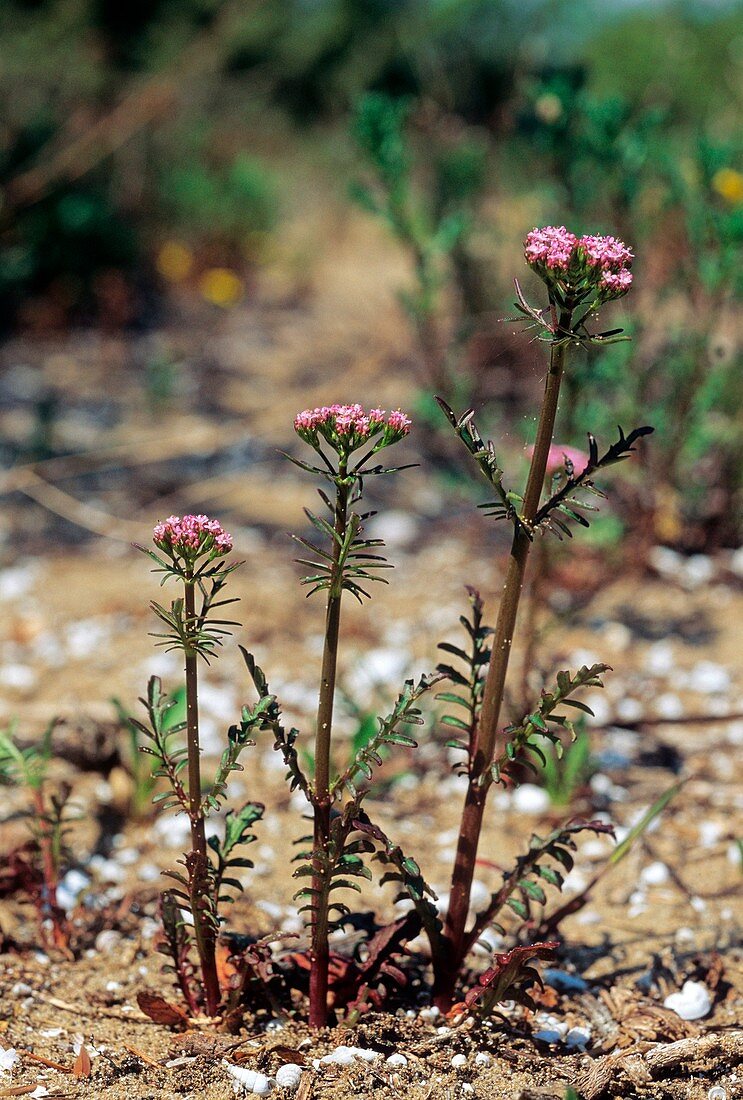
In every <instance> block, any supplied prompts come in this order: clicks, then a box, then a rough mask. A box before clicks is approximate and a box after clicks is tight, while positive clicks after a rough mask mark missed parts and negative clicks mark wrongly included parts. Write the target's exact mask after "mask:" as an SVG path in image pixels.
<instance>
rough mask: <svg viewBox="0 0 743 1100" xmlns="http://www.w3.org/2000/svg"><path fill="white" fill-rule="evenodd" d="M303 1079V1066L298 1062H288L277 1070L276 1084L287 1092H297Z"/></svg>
mask: <svg viewBox="0 0 743 1100" xmlns="http://www.w3.org/2000/svg"><path fill="white" fill-rule="evenodd" d="M301 1079H302V1067H301V1066H298V1065H297V1064H296V1062H287V1063H286V1065H285V1066H282V1067H281V1068H280V1069H278V1070H277V1071H276V1084H277V1085H278V1086H279V1088H280V1089H286V1090H287V1092H296V1091H297V1089H298V1088H299V1082H300V1080H301Z"/></svg>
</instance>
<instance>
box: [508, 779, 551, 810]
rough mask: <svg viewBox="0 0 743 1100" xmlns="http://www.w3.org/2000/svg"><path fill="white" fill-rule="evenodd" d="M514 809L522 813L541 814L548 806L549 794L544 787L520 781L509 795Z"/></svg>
mask: <svg viewBox="0 0 743 1100" xmlns="http://www.w3.org/2000/svg"><path fill="white" fill-rule="evenodd" d="M511 802H512V805H513V808H514V810H515V811H516V812H517V813H522V814H543V813H546V811H547V810H548V809H549V808H550V796H549V795H548V794H547V792H546V790H545V789H544V787H537V786H536V784H534V783H522V785H521V786H520V787H517V788H516V790H515V791H514V792H513V794H512V796H511Z"/></svg>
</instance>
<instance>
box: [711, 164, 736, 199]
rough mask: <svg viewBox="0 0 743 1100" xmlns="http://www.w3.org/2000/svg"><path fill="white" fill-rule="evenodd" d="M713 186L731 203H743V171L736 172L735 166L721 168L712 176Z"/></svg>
mask: <svg viewBox="0 0 743 1100" xmlns="http://www.w3.org/2000/svg"><path fill="white" fill-rule="evenodd" d="M712 186H713V187H714V189H715V191H716V192H717V194H718V195H722V197H723V199H725V201H726V202H729V203H731V205H733V206H737V205H738V204H739V203H743V172H736V171H735V169H734V168H721V169H720V170H719V172H715V174H714V176H713V177H712Z"/></svg>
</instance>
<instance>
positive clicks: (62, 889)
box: [57, 867, 90, 912]
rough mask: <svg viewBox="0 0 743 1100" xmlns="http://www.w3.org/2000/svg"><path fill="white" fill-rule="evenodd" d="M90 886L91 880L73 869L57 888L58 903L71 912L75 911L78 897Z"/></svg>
mask: <svg viewBox="0 0 743 1100" xmlns="http://www.w3.org/2000/svg"><path fill="white" fill-rule="evenodd" d="M89 885H90V878H89V877H88V876H87V875H84V874H83V872H82V871H77V870H75V868H74V867H73V869H72V870H71V871H68V872H67V874H66V875H65V876H64V878H63V879H62V881H61V882H60V883H59V885H58V886H57V901H58V902H59V904H60V905H61V906H62V908H63V909H65V910H67V911H68V912H69V910H70V909H74V907H75V904H76V902H77V899H78V895H79V894H80V893H82V891H83V890H84V889H85V887H86V886H89Z"/></svg>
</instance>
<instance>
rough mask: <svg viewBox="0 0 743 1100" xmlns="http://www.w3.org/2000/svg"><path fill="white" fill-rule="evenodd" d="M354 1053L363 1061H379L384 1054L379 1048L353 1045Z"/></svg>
mask: <svg viewBox="0 0 743 1100" xmlns="http://www.w3.org/2000/svg"><path fill="white" fill-rule="evenodd" d="M351 1050H352V1051H353V1053H354V1057H356V1058H358V1059H359V1061H361V1062H379V1061H380V1060H381V1059H382V1058H383V1055H382V1054H381V1052H380V1051H378V1050H367V1049H365V1048H363V1047H351Z"/></svg>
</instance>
